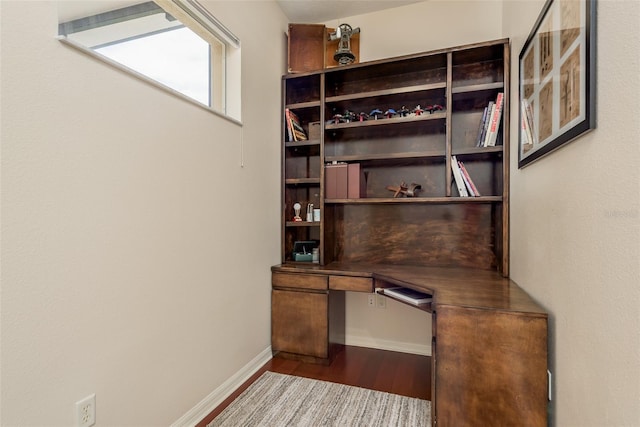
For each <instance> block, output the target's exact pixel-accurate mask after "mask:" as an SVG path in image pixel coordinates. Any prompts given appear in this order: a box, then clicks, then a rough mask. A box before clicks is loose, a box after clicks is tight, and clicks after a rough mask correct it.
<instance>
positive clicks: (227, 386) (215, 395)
mask: <svg viewBox="0 0 640 427" xmlns="http://www.w3.org/2000/svg"><path fill="white" fill-rule="evenodd" d="M271 358H272V354H271V346H269V347H267V348H266V349H264V350H263V351H262V352H260V354H258V355H257V356H256V357H254V358H253V360H251V361H250V362H249V363H247V364H246V365H245V366H243V367H242V368H241V369H240V370H239V371H238V372H236V373H235V374H233V376H231V378H229V379H228V380H226V381H225V382H224V383H222V384H221V385H220V387H218V388H216V389H215V390H213V391H212V392H211V393H210V394H209V395H208V396H207V397H205V398H204V399H203V400H202V401H201V402H200V403H198V404H197V405H196V406H194V407H193V408H192V409H191V410H189V412H187V413H186V414H184V415H183V416H182V417H180V418H179V419H178V420H177V421H176V422H174V423H173V424H171V427H191V426H195V425H196V424H198V423H199V422H200V421H202V420H203V419H204V418H205V417H206V416H207V415H209V414H210V413H211V412H212V411H213V410H214V409H216V408H217V407H218V405H220V404H221V403H222V402H223V401H224V400H225V399H226V398H227V397H229V396H230V395H231V393H233V392H234V391H235V390H237V389H238V387H240V386H241V385H242V384H243V383H244V382H245V381H247V380H248V379H249V378H250V377H251V375H253V374H255V373H256V372H257V371H258V369H260V368H261V367H262V366H263V365H264V364H265V363H267V362H268V361H269V360H271Z"/></svg>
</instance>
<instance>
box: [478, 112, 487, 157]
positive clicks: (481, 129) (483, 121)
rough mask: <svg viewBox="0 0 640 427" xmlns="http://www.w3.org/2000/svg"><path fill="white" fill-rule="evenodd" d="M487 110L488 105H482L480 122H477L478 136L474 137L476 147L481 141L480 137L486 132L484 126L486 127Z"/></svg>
mask: <svg viewBox="0 0 640 427" xmlns="http://www.w3.org/2000/svg"><path fill="white" fill-rule="evenodd" d="M488 110H489V107H488V106H487V107H484V111H483V112H482V119H481V120H480V123H479V124H478V136H477V137H476V147H479V146H480V144H481V142H482V141H483V139H482V135H484V132H486V128H487V111H488Z"/></svg>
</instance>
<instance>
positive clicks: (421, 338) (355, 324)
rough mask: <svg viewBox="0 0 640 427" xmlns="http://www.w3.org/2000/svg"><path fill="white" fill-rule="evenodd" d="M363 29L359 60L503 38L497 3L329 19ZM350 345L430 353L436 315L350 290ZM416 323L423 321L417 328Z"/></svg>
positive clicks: (423, 6) (441, 4)
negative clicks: (376, 304)
mask: <svg viewBox="0 0 640 427" xmlns="http://www.w3.org/2000/svg"><path fill="white" fill-rule="evenodd" d="M345 22H346V23H348V24H349V25H351V26H352V27H354V28H355V27H360V30H361V33H360V58H359V60H360V62H364V61H372V60H376V59H382V58H388V57H393V56H400V55H408V54H412V53H419V52H426V51H430V50H434V49H441V48H445V47H452V46H459V45H463V44H469V43H476V42H481V41H487V40H495V39H499V38H502V37H503V36H502V31H501V28H502V4H501V3H500V2H498V1H488V2H485V1H448V0H442V1H439V0H432V1H426V2H422V3H415V4H411V5H408V6H403V7H398V8H394V9H387V10H384V11H380V12H374V13H369V14H365V15H358V16H352V17H346V18H344V19H339V20H333V21H330V22H325V23H324V24H325V25H326V26H327V27H331V28H336V27H337V26H338V25H339V24H341V23H345ZM346 304H347V312H346V331H345V332H346V343H347V344H352V345H361V346H369V347H374V348H381V349H386V350H398V351H405V352H410V353H418V354H431V316H430V315H429V314H428V313H425V312H421V311H418V310H416V309H414V308H411V307H409V306H407V305H403V304H399V303H396V302H394V301H391V300H388V301H387V308H386V309H385V310H382V309H372V308H369V307H368V305H367V297H366V295H364V294H358V293H351V292H348V293H347V298H346ZM416 324H422V325H423V326H422V327H420V328H416V327H415V325H416Z"/></svg>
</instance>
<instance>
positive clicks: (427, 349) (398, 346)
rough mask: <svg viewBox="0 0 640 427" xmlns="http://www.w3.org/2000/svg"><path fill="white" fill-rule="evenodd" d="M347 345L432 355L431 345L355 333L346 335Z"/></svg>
mask: <svg viewBox="0 0 640 427" xmlns="http://www.w3.org/2000/svg"><path fill="white" fill-rule="evenodd" d="M345 344H346V345H354V346H356V347H369V348H377V349H378V350H390V351H398V352H400V353H411V354H419V355H421V356H431V346H430V345H424V344H416V343H407V342H400V341H390V340H380V339H375V338H372V337H363V336H355V335H347V336H346V337H345Z"/></svg>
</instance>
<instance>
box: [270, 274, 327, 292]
mask: <svg viewBox="0 0 640 427" xmlns="http://www.w3.org/2000/svg"><path fill="white" fill-rule="evenodd" d="M327 279H328V277H327V276H324V275H322V274H286V273H273V274H272V275H271V283H272V284H273V287H281V288H292V289H315V290H320V291H326V290H327V289H328V288H327Z"/></svg>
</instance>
